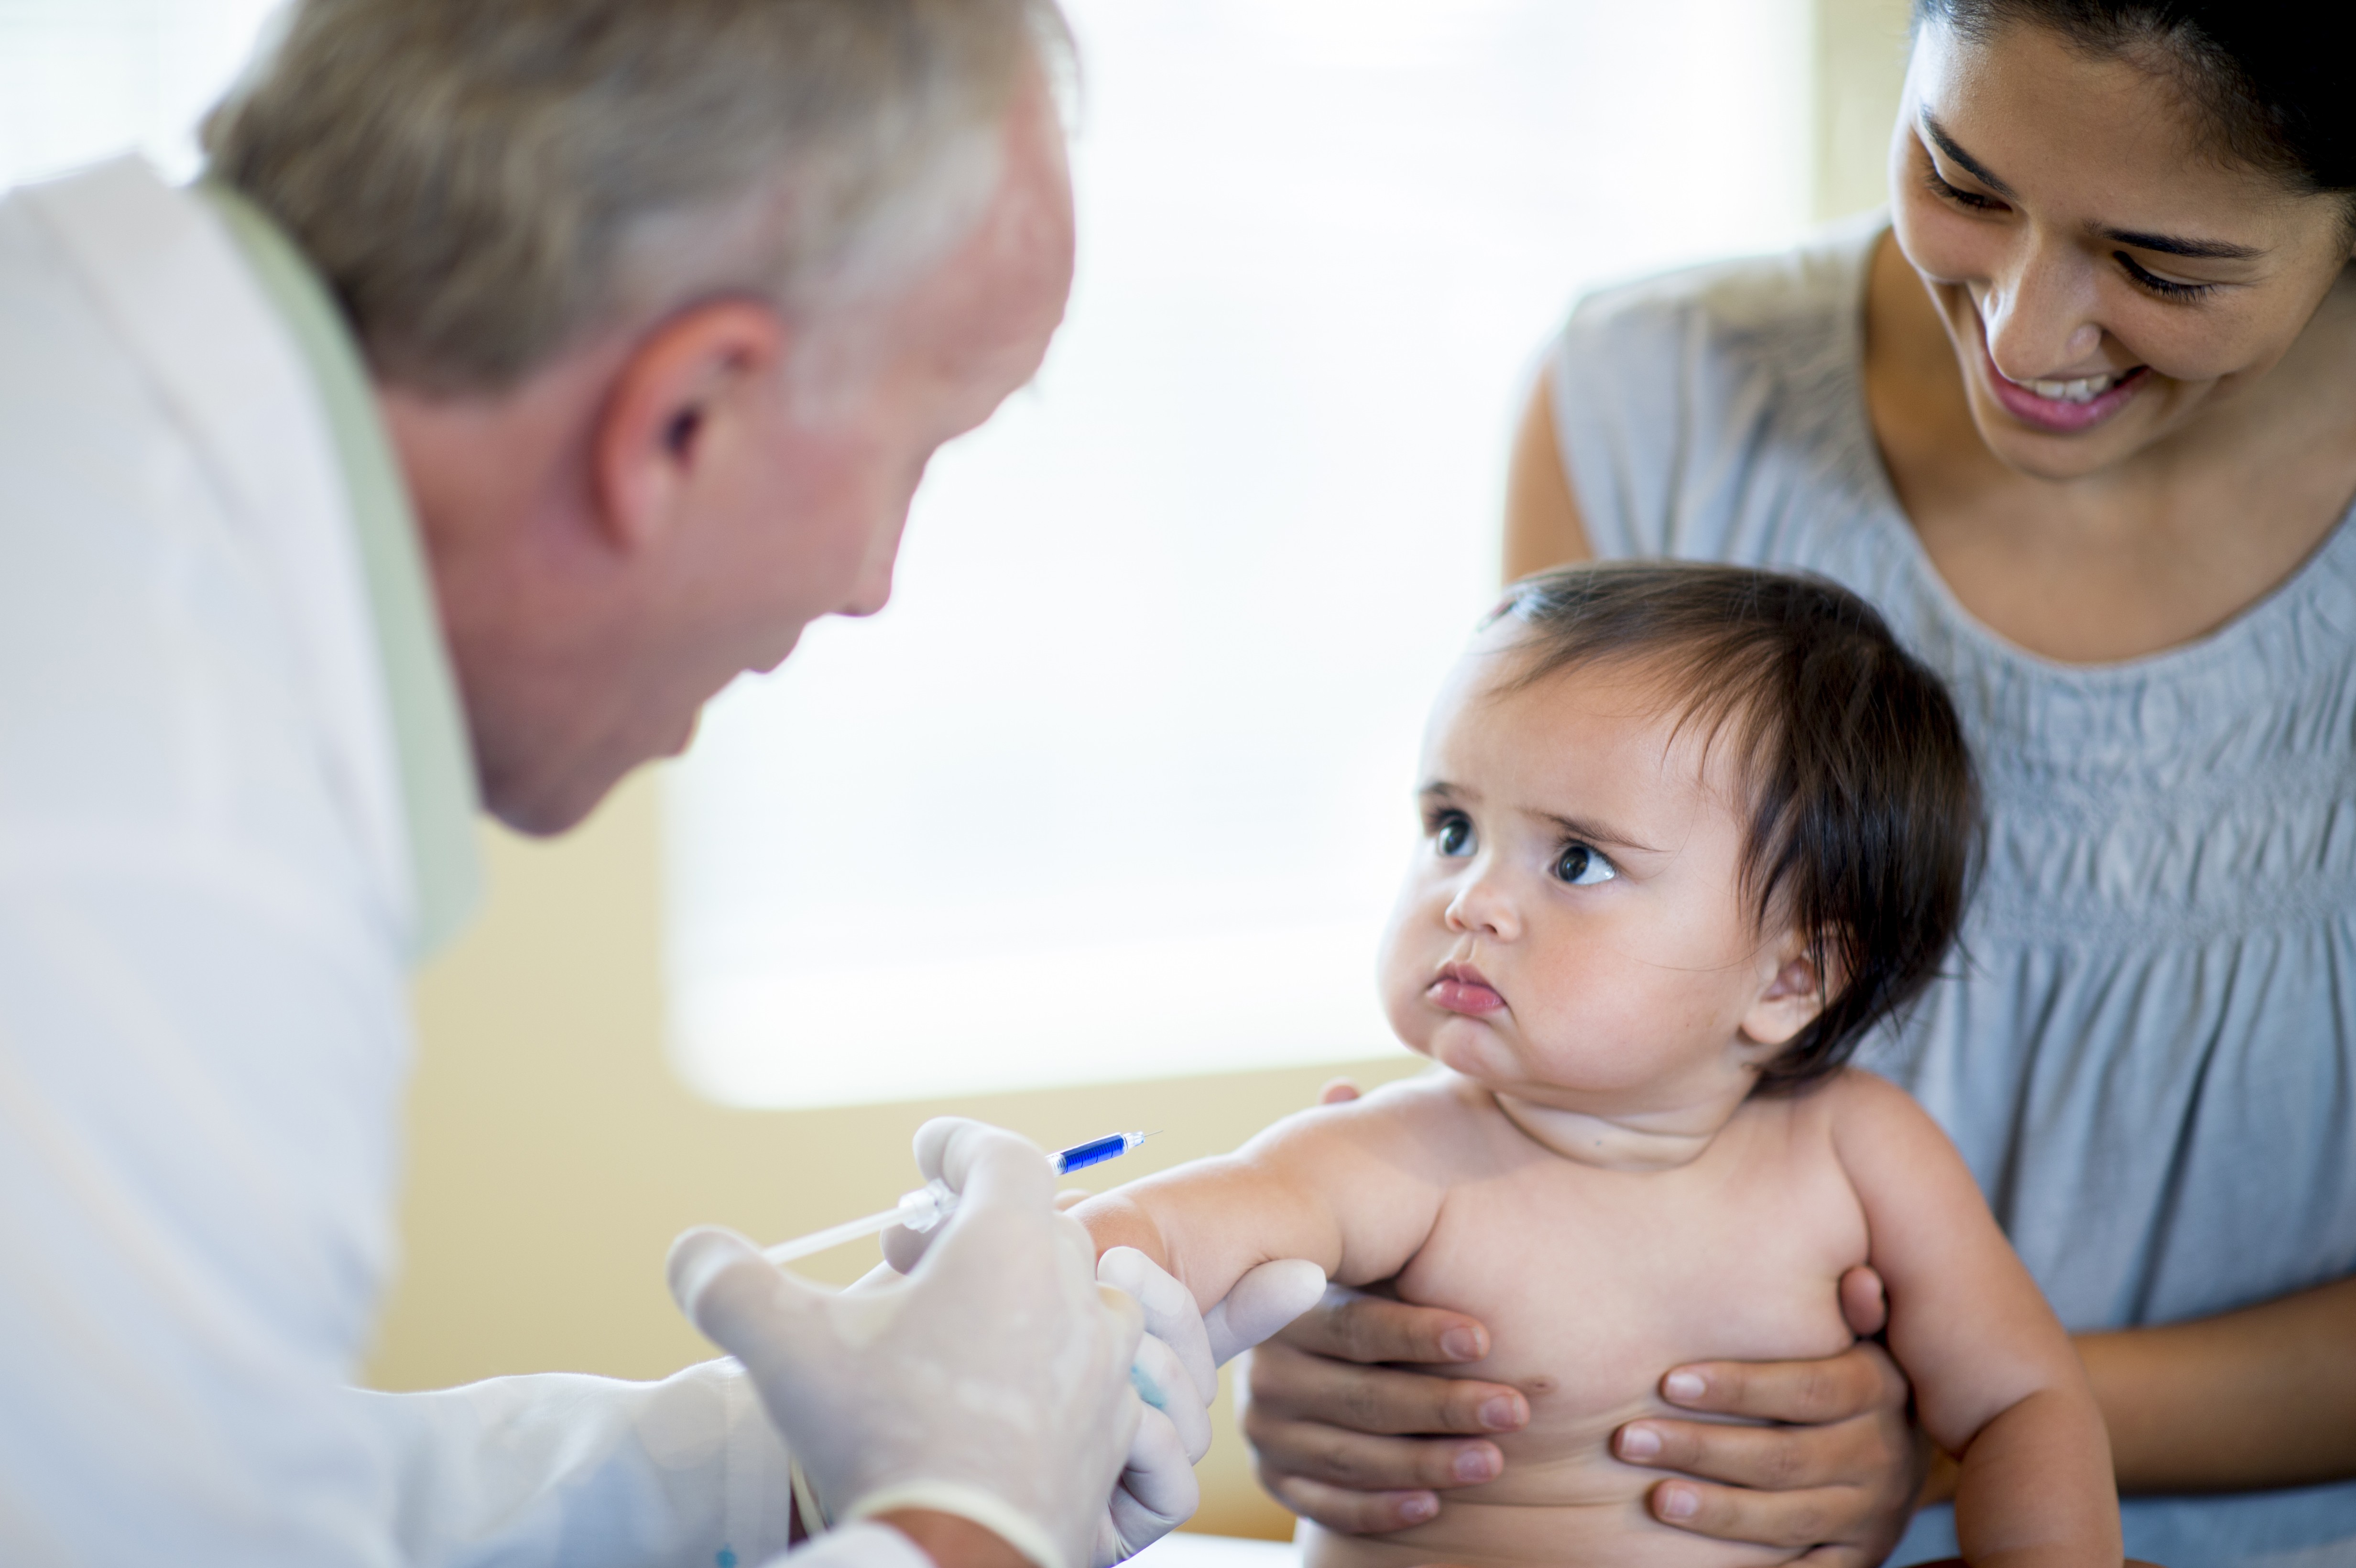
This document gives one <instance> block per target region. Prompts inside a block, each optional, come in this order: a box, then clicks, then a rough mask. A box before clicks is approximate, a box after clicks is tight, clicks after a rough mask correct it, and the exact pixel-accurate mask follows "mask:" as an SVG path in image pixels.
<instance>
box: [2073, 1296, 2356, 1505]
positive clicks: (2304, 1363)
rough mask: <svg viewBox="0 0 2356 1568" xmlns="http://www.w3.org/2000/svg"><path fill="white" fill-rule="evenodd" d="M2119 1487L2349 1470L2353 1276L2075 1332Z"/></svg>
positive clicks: (2199, 1485)
mask: <svg viewBox="0 0 2356 1568" xmlns="http://www.w3.org/2000/svg"><path fill="white" fill-rule="evenodd" d="M2077 1343H2078V1355H2079V1358H2080V1359H2081V1360H2083V1361H2084V1362H2085V1363H2086V1374H2087V1376H2088V1377H2090V1378H2091V1379H2093V1380H2094V1397H2095V1398H2096V1399H2098V1400H2100V1401H2101V1402H2102V1405H2103V1416H2104V1420H2105V1421H2107V1422H2108V1423H2109V1424H2110V1429H2111V1453H2112V1456H2113V1458H2114V1459H2115V1462H2116V1463H2117V1465H2118V1473H2119V1489H2120V1490H2121V1491H2125V1492H2223V1491H2251V1490H2255V1489H2258V1488H2267V1487H2297V1486H2306V1485H2309V1484H2312V1483H2315V1482H2319V1481H2342V1480H2347V1479H2349V1478H2350V1477H2356V1279H2343V1280H2340V1281H2339V1282H2338V1283H2336V1284H2332V1285H2320V1286H2319V1287H2317V1288H2316V1289H2313V1290H2308V1291H2302V1292H2300V1293H2299V1294H2298V1295H2297V1296H2284V1297H2282V1298H2281V1299H2279V1300H2276V1301H2268V1302H2265V1303H2262V1304H2261V1305H2259V1306H2256V1307H2244V1308H2243V1309H2242V1310H2240V1311H2238V1312H2228V1313H2223V1314H2221V1315H2220V1316H2218V1317H2204V1318H2201V1319H2200V1320H2199V1321H2197V1322H2192V1323H2170V1324H2167V1325H2165V1326H2163V1327H2159V1328H2129V1329H2123V1330H2121V1331H2119V1332H2116V1333H2111V1334H2083V1335H2081V1336H2079V1338H2078V1341H2077Z"/></svg>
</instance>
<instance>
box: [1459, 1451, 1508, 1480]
mask: <svg viewBox="0 0 2356 1568" xmlns="http://www.w3.org/2000/svg"><path fill="white" fill-rule="evenodd" d="M1451 1469H1453V1470H1454V1471H1455V1472H1456V1478H1457V1479H1458V1480H1460V1481H1485V1480H1487V1479H1489V1478H1490V1477H1492V1476H1494V1475H1495V1474H1496V1473H1497V1462H1496V1459H1495V1458H1494V1456H1492V1455H1490V1454H1489V1453H1488V1452H1487V1451H1485V1450H1483V1449H1480V1448H1463V1449H1460V1450H1458V1451H1457V1455H1456V1461H1455V1463H1454V1464H1453V1465H1452V1466H1451Z"/></svg>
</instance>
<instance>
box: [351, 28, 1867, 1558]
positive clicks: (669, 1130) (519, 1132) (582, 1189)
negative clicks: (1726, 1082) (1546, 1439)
mask: <svg viewBox="0 0 2356 1568" xmlns="http://www.w3.org/2000/svg"><path fill="white" fill-rule="evenodd" d="M1905 10H1906V7H1905V5H1904V0H1816V13H1815V18H1816V48H1815V64H1816V71H1817V96H1818V111H1819V112H1818V146H1817V166H1816V176H1815V183H1816V197H1815V207H1816V210H1817V215H1818V216H1820V217H1835V216H1838V215H1841V214H1844V213H1847V212H1851V211H1856V210H1858V209H1860V208H1867V207H1871V206H1874V205H1877V204H1879V202H1880V201H1881V200H1882V199H1883V189H1882V173H1881V161H1882V148H1883V147H1884V145H1885V144H1886V143H1887V139H1888V134H1889V124H1890V113H1891V112H1892V110H1893V109H1894V107H1895V105H1896V102H1897V81H1898V77H1899V74H1900V70H1901V66H1902V51H1903V40H1904V36H1905ZM656 787H657V786H656V782H655V779H654V778H653V776H652V775H650V774H644V773H642V774H640V775H639V776H638V777H637V778H635V779H633V780H631V781H630V782H629V783H628V784H626V785H625V786H624V787H623V788H622V789H621V790H620V791H619V792H618V793H617V794H616V796H615V797H614V799H613V800H611V801H610V802H608V803H607V805H605V808H604V809H603V810H602V811H600V812H599V813H598V815H597V816H595V817H594V819H592V820H591V822H590V823H589V824H588V825H587V826H586V827H584V828H582V829H581V830H580V831H578V832H576V833H574V834H573V835H571V836H570V837H567V838H565V839H563V840H562V841H560V842H557V843H553V844H536V843H530V842H526V841H524V840H521V839H518V838H515V837H510V836H509V835H506V834H502V833H498V832H497V831H488V830H487V832H486V835H485V841H486V849H487V855H488V859H489V869H490V894H489V898H488V900H487V905H486V908H485V910H484V911H483V914H482V918H481V919H480V920H479V921H478V922H477V924H476V925H475V927H474V928H473V930H472V931H470V932H469V933H467V935H466V937H465V938H464V940H463V941H462V942H461V943H460V944H459V945H458V946H457V947H456V948H455V950H454V951H453V952H452V953H450V954H449V955H447V956H445V957H444V958H443V959H441V960H439V961H438V962H437V963H436V964H435V965H434V966H433V967H432V968H431V969H430V970H429V971H428V972H427V973H426V974H424V975H423V976H422V977H421V978H420V980H419V983H418V986H417V991H416V1008H417V1023H418V1034H419V1040H420V1048H419V1051H420V1054H419V1061H418V1065H417V1073H416V1079H415V1086H414V1089H413V1091H412V1104H411V1125H412V1141H411V1176H410V1183H409V1192H408V1197H407V1200H406V1204H405V1207H404V1211H403V1215H402V1224H403V1233H404V1236H405V1240H406V1246H407V1266H406V1268H405V1269H404V1271H403V1273H402V1276H401V1280H400V1283H399V1286H398V1288H397V1290H396V1292H395V1294H394V1296H393V1298H392V1300H391V1304H390V1307H389V1311H388V1315H387V1317H386V1318H385V1322H384V1328H383V1334H382V1341H381V1345H380V1349H379V1350H378V1353H377V1355H376V1357H375V1358H374V1360H373V1362H372V1363H371V1366H370V1369H369V1371H370V1377H371V1380H372V1381H374V1382H375V1383H376V1384H377V1386H379V1387H382V1388H424V1387H435V1386H440V1385H444V1384H448V1383H454V1382H462V1381H470V1380H472V1379H475V1378H481V1377H488V1376H492V1375H495V1374H497V1373H501V1372H519V1371H543V1370H552V1369H562V1370H569V1371H594V1372H604V1373H607V1374H611V1375H614V1376H618V1377H634V1378H644V1377H656V1376H659V1375H661V1374H663V1373H665V1372H668V1371H672V1370H674V1369H676V1368H678V1367H680V1366H684V1365H686V1364H687V1363H688V1362H690V1361H691V1360H697V1359H699V1358H701V1357H702V1356H704V1355H707V1354H709V1353H710V1352H709V1350H708V1348H707V1347H705V1346H704V1345H703V1344H702V1343H701V1340H700V1339H698V1338H697V1336H696V1335H695V1334H694V1332H693V1331H692V1330H691V1329H690V1328H687V1326H686V1325H685V1324H684V1323H683V1322H681V1321H680V1317H679V1315H678V1313H677V1312H676V1311H675V1310H674V1309H673V1307H671V1304H670V1300H669V1296H668V1295H667V1294H666V1293H665V1291H664V1289H663V1284H662V1270H661V1264H662V1257H663V1251H664V1248H665V1247H666V1246H667V1245H668V1244H669V1240H670V1238H671V1236H672V1235H674V1234H675V1233H676V1232H679V1231H680V1230H681V1229H683V1228H685V1227H686V1226H688V1225H691V1224H694V1223H698V1222H701V1221H718V1222H721V1223H725V1224H730V1225H734V1226H736V1227H737V1228H738V1229H740V1230H743V1231H744V1232H747V1233H748V1234H751V1235H754V1236H758V1237H783V1236H789V1235H796V1234H798V1233H800V1232H805V1231H810V1230H815V1229H817V1228H818V1227H819V1226H821V1225H824V1224H828V1223H830V1222H832V1221H836V1220H840V1219H841V1218H843V1217H844V1216H846V1215H850V1214H856V1213H863V1212H867V1211H872V1210H874V1209H879V1208H882V1207H883V1206H884V1205H886V1204H888V1203H889V1202H890V1201H891V1200H892V1199H893V1198H894V1197H895V1196H896V1195H897V1194H898V1193H899V1192H900V1191H901V1190H902V1189H904V1188H905V1187H906V1186H907V1185H908V1178H909V1172H910V1169H911V1166H910V1163H909V1159H908V1154H907V1147H908V1137H909V1135H910V1134H911V1133H912V1132H913V1131H914V1130H915V1129H916V1125H917V1124H918V1123H920V1122H922V1121H923V1120H924V1119H925V1118H926V1116H929V1115H937V1114H938V1113H941V1112H944V1111H949V1110H955V1111H958V1112H960V1113H964V1114H969V1115H980V1116H983V1117H986V1118H988V1119H990V1120H991V1121H995V1122H999V1123H1001V1124H1003V1125H1008V1126H1011V1127H1013V1128H1015V1129H1017V1130H1019V1131H1021V1132H1023V1133H1024V1134H1026V1135H1028V1136H1031V1137H1032V1138H1033V1139H1034V1140H1036V1141H1037V1142H1039V1143H1041V1144H1042V1145H1044V1146H1047V1147H1056V1146H1059V1145H1062V1144H1066V1143H1069V1142H1072V1141H1075V1140H1076V1139H1078V1138H1081V1137H1085V1136H1092V1135H1095V1134H1097V1133H1099V1132H1102V1131H1104V1130H1106V1129H1108V1128H1111V1127H1117V1126H1134V1125H1140V1123H1141V1122H1143V1123H1145V1124H1146V1125H1153V1126H1158V1127H1161V1128H1163V1129H1165V1131H1164V1133H1163V1136H1161V1137H1158V1138H1156V1139H1154V1140H1153V1142H1151V1144H1149V1145H1147V1146H1146V1148H1145V1149H1144V1150H1142V1151H1141V1152H1140V1153H1139V1154H1137V1155H1134V1156H1131V1157H1130V1158H1129V1159H1128V1160H1126V1161H1125V1162H1124V1163H1123V1164H1122V1165H1121V1166H1120V1167H1119V1168H1117V1169H1118V1171H1119V1175H1120V1176H1121V1177H1123V1178H1128V1177H1131V1176H1137V1175H1143V1174H1145V1173H1147V1172H1149V1171H1151V1170H1154V1169H1158V1168H1161V1167H1162V1166H1164V1165H1167V1164H1171V1163H1174V1162H1175V1161H1178V1160H1182V1159H1187V1158H1192V1157H1195V1156H1197V1155H1202V1154H1207V1153H1211V1152H1214V1151H1216V1150H1221V1149H1226V1148H1231V1147H1235V1145H1237V1143H1240V1142H1241V1141H1242V1140H1243V1139H1244V1138H1245V1137H1246V1136H1249V1135H1250V1134H1251V1133H1253V1132H1255V1131H1257V1130H1258V1129H1259V1128H1260V1127H1262V1126H1264V1125H1267V1124H1268V1123H1269V1122H1270V1121H1273V1120H1274V1119H1276V1118H1277V1117H1278V1116H1280V1115H1284V1114H1285V1113H1287V1112H1289V1111H1291V1110H1293V1109H1295V1108H1297V1107H1299V1106H1301V1105H1303V1104H1308V1103H1309V1102H1310V1101H1311V1100H1312V1098H1313V1096H1314V1094H1315V1092H1316V1088H1317V1085H1318V1083H1320V1082H1322V1081H1323V1078H1324V1077H1325V1076H1326V1075H1327V1071H1326V1070H1323V1069H1315V1068H1311V1069H1301V1070H1297V1071H1286V1072H1256V1073H1246V1074H1232V1075H1226V1076H1220V1077H1210V1078H1194V1079H1176V1080H1170V1081H1165V1082H1162V1083H1144V1084H1137V1083H1132V1084H1120V1085H1114V1086H1110V1087H1099V1088H1091V1089H1070V1090H1060V1091H1055V1092H1052V1093H1029V1094H1011V1095H1003V1096H997V1097H993V1098H977V1099H971V1100H966V1101H961V1102H958V1104H954V1105H950V1104H903V1105H881V1106H873V1107H864V1108H859V1109H852V1110H838V1111H827V1112H813V1113H755V1112H744V1111H726V1110H722V1109H719V1108H717V1107H714V1106H712V1105H709V1104H703V1103H701V1101H698V1100H697V1099H695V1098H694V1097H693V1096H691V1095H690V1094H689V1093H686V1091H684V1090H683V1089H682V1088H680V1085H679V1083H678V1082H677V1081H676V1080H675V1079H674V1078H673V1077H672V1075H671V1073H670V1071H669V1067H668V1065H667V1064H666V1062H665V1061H664V1060H663V1055H662V1044H661V1028H662V1022H661V1019H662V1009H661V995H660V974H659V962H658V953H659V926H658V923H659V918H660V912H659V883H660V860H659V834H658V817H659V811H658V802H657V795H656ZM1418 1065H1419V1063H1417V1062H1416V1061H1414V1060H1413V1059H1411V1058H1408V1057H1406V1056H1404V1055H1403V1054H1396V1055H1392V1056H1389V1057H1386V1058H1383V1059H1381V1060H1379V1061H1374V1062H1370V1063H1367V1064H1365V1066H1363V1067H1361V1068H1359V1069H1356V1070H1355V1071H1356V1072H1357V1075H1358V1076H1359V1077H1360V1078H1361V1079H1362V1081H1364V1082H1366V1083H1373V1082H1376V1081H1377V1080H1379V1079H1382V1078H1385V1077H1390V1076H1396V1075H1398V1074H1400V1073H1402V1072H1410V1071H1413V1070H1414V1069H1415V1068H1416V1067H1417V1066H1418ZM872 1258H873V1250H872V1248H864V1249H862V1248H851V1249H846V1250H845V1251H844V1252H843V1253H839V1254H837V1255H835V1256H834V1257H831V1258H827V1259H819V1260H813V1265H812V1267H811V1271H810V1272H812V1273H813V1274H816V1275H819V1276H820V1277H833V1278H838V1279H841V1278H847V1277H848V1276H849V1275H851V1274H855V1273H856V1272H858V1271H859V1269H860V1268H862V1267H864V1266H865V1261H864V1260H872ZM1216 1418H1217V1423H1218V1430H1219V1432H1220V1436H1219V1438H1218V1440H1217V1442H1216V1443H1215V1445H1214V1447H1213V1449H1212V1453H1211V1456H1210V1458H1209V1459H1208V1460H1207V1461H1206V1462H1205V1466H1204V1470H1203V1482H1204V1499H1205V1501H1204V1509H1203V1512H1202V1513H1201V1515H1200V1516H1198V1518H1197V1520H1196V1521H1195V1528H1197V1529H1203V1530H1209V1531H1220V1532H1226V1533H1235V1534H1260V1535H1269V1536H1285V1535H1289V1534H1290V1524H1291V1521H1290V1518H1289V1517H1288V1516H1287V1515H1285V1514H1284V1513H1283V1512H1282V1510H1280V1509H1278V1508H1276V1507H1275V1505H1274V1504H1272V1503H1270V1502H1269V1500H1268V1499H1266V1498H1265V1497H1264V1496H1262V1495H1261V1494H1260V1492H1259V1491H1258V1488H1256V1487H1255V1486H1254V1485H1253V1484H1252V1482H1251V1479H1250V1477H1249V1473H1248V1467H1247V1466H1246V1463H1245V1456H1244V1451H1243V1446H1242V1444H1241V1442H1240V1440H1239V1439H1238V1438H1237V1437H1236V1436H1235V1435H1234V1434H1233V1432H1232V1430H1231V1426H1230V1419H1229V1413H1228V1410H1227V1408H1226V1400H1225V1399H1224V1398H1223V1399H1222V1401H1221V1408H1220V1410H1219V1411H1218V1412H1217V1413H1216Z"/></svg>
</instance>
